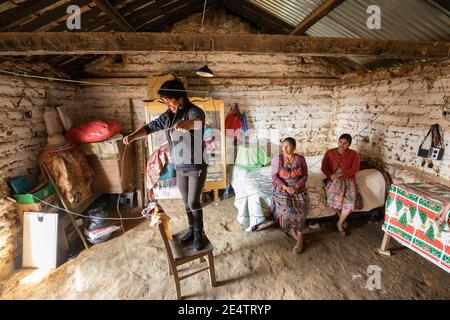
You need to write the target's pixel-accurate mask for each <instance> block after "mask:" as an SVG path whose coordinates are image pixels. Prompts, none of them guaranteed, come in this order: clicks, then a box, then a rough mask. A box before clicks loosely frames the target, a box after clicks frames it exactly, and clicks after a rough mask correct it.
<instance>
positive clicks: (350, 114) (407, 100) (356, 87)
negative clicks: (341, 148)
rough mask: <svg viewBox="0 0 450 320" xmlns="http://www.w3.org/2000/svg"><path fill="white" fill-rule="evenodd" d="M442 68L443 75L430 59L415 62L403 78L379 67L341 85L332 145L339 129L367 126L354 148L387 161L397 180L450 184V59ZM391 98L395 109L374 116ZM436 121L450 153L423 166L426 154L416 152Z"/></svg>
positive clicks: (338, 90) (337, 94)
mask: <svg viewBox="0 0 450 320" xmlns="http://www.w3.org/2000/svg"><path fill="white" fill-rule="evenodd" d="M403 69H405V68H403ZM441 70H442V74H443V77H442V78H441V76H440V74H441V73H440V71H439V67H438V66H437V65H433V64H427V65H421V66H416V67H414V68H413V69H411V70H409V71H408V73H407V74H405V75H403V76H401V77H398V78H390V76H391V75H395V71H396V70H392V71H391V73H390V74H389V73H387V72H380V73H379V74H378V75H376V76H374V77H371V76H366V77H362V78H360V79H356V80H357V81H359V83H353V84H345V85H342V86H338V87H336V88H335V99H336V103H337V107H338V113H337V117H336V127H335V132H334V134H333V139H332V140H333V141H332V146H334V145H335V143H336V142H335V140H336V139H337V138H338V136H339V134H341V133H344V132H348V133H350V134H356V133H357V132H360V131H361V130H362V129H364V128H366V127H367V130H365V131H363V132H362V133H361V135H360V136H359V137H357V138H356V139H355V140H356V141H355V144H354V148H355V149H356V150H358V151H359V152H361V154H362V155H364V156H366V157H369V158H370V159H371V160H372V161H375V162H378V163H380V164H383V165H385V167H386V169H387V170H388V172H389V173H390V174H391V176H392V178H393V179H394V181H396V182H420V181H426V180H436V181H438V182H441V183H444V184H447V185H449V184H450V182H449V181H450V152H449V150H450V149H449V144H450V139H449V136H448V133H450V130H449V129H450V117H448V116H447V119H445V118H444V117H443V116H442V105H443V97H444V92H443V89H442V86H444V88H445V89H444V90H445V92H446V93H447V94H450V63H449V62H448V61H447V62H443V63H441ZM383 73H385V74H383ZM383 78H384V79H383ZM408 87H409V89H407V88H408ZM405 90H407V91H406V92H405ZM402 94H403V96H402V97H400V96H401V95H402ZM395 100H397V101H396V102H395ZM394 102H395V103H394ZM392 103H394V105H393V106H392V107H391V108H389V109H388V110H387V111H386V112H385V113H384V114H383V115H381V116H379V117H378V119H376V120H375V121H372V120H373V119H374V118H375V117H377V116H378V115H379V114H380V113H381V112H382V111H383V110H385V109H386V108H387V107H388V106H389V105H391V104H392ZM435 123H439V124H440V125H441V127H442V129H443V131H444V136H445V138H446V149H447V152H446V154H445V157H444V159H443V160H442V161H434V167H433V168H432V169H430V168H428V167H427V166H424V167H422V165H421V163H422V158H419V157H417V152H418V148H419V145H420V143H421V141H422V139H423V137H424V136H425V135H426V133H427V132H428V130H429V128H430V126H431V125H432V124H435Z"/></svg>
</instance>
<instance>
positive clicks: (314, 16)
mask: <svg viewBox="0 0 450 320" xmlns="http://www.w3.org/2000/svg"><path fill="white" fill-rule="evenodd" d="M344 1H345V0H327V1H325V2H324V3H323V4H322V5H321V6H320V7H319V8H317V9H316V10H315V11H314V12H313V13H311V14H310V15H309V16H307V17H306V18H305V19H303V20H302V21H301V22H300V23H299V24H298V26H297V27H295V29H294V30H292V31H291V32H290V33H289V34H290V35H297V34H298V35H303V34H305V32H306V31H307V30H308V29H309V28H311V27H312V26H313V25H314V24H316V22H318V21H320V19H322V18H323V17H325V16H326V15H327V14H328V13H330V12H331V11H333V10H334V9H336V8H337V7H338V6H339V5H340V4H342V3H343V2H344Z"/></svg>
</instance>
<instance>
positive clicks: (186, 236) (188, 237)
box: [180, 226, 194, 243]
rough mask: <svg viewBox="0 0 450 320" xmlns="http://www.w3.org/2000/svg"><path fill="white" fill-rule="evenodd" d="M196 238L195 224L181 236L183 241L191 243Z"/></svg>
mask: <svg viewBox="0 0 450 320" xmlns="http://www.w3.org/2000/svg"><path fill="white" fill-rule="evenodd" d="M193 240H194V226H189V229H188V231H187V232H186V233H185V234H184V235H183V236H182V237H181V238H180V241H181V243H189V242H192V241H193Z"/></svg>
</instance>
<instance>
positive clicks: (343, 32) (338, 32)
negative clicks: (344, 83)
mask: <svg viewBox="0 0 450 320" xmlns="http://www.w3.org/2000/svg"><path fill="white" fill-rule="evenodd" d="M370 5H378V6H379V7H380V9H381V29H380V30H370V29H369V28H368V27H367V18H368V17H369V14H368V13H367V8H368V7H369V6H370ZM306 34H307V35H309V36H313V37H337V38H366V39H396V40H412V41H413V40H421V41H426V40H435V41H449V40H450V20H449V16H448V14H446V12H445V11H443V10H440V9H439V8H438V7H437V6H434V5H432V4H430V3H429V2H427V1H418V0H401V1H400V0H347V1H345V2H344V3H343V4H342V5H340V6H339V7H337V8H336V9H335V10H334V11H332V12H330V13H329V14H328V15H327V16H326V17H324V18H322V19H321V20H320V21H319V22H317V23H316V24H315V25H313V26H312V27H311V28H310V29H309V30H308V31H307V32H306ZM352 59H353V60H355V61H357V62H358V63H360V64H362V65H364V66H366V67H367V68H368V69H370V70H375V69H380V68H387V67H391V66H394V65H397V64H398V63H399V61H398V60H389V59H381V60H380V59H373V58H362V57H353V58H352Z"/></svg>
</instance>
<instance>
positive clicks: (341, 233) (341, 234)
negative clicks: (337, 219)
mask: <svg viewBox="0 0 450 320" xmlns="http://www.w3.org/2000/svg"><path fill="white" fill-rule="evenodd" d="M336 229H337V231H338V233H339V235H340V236H341V237H346V236H347V232H346V231H345V228H343V229H342V230H340V229H339V227H338V226H337V225H336Z"/></svg>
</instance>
